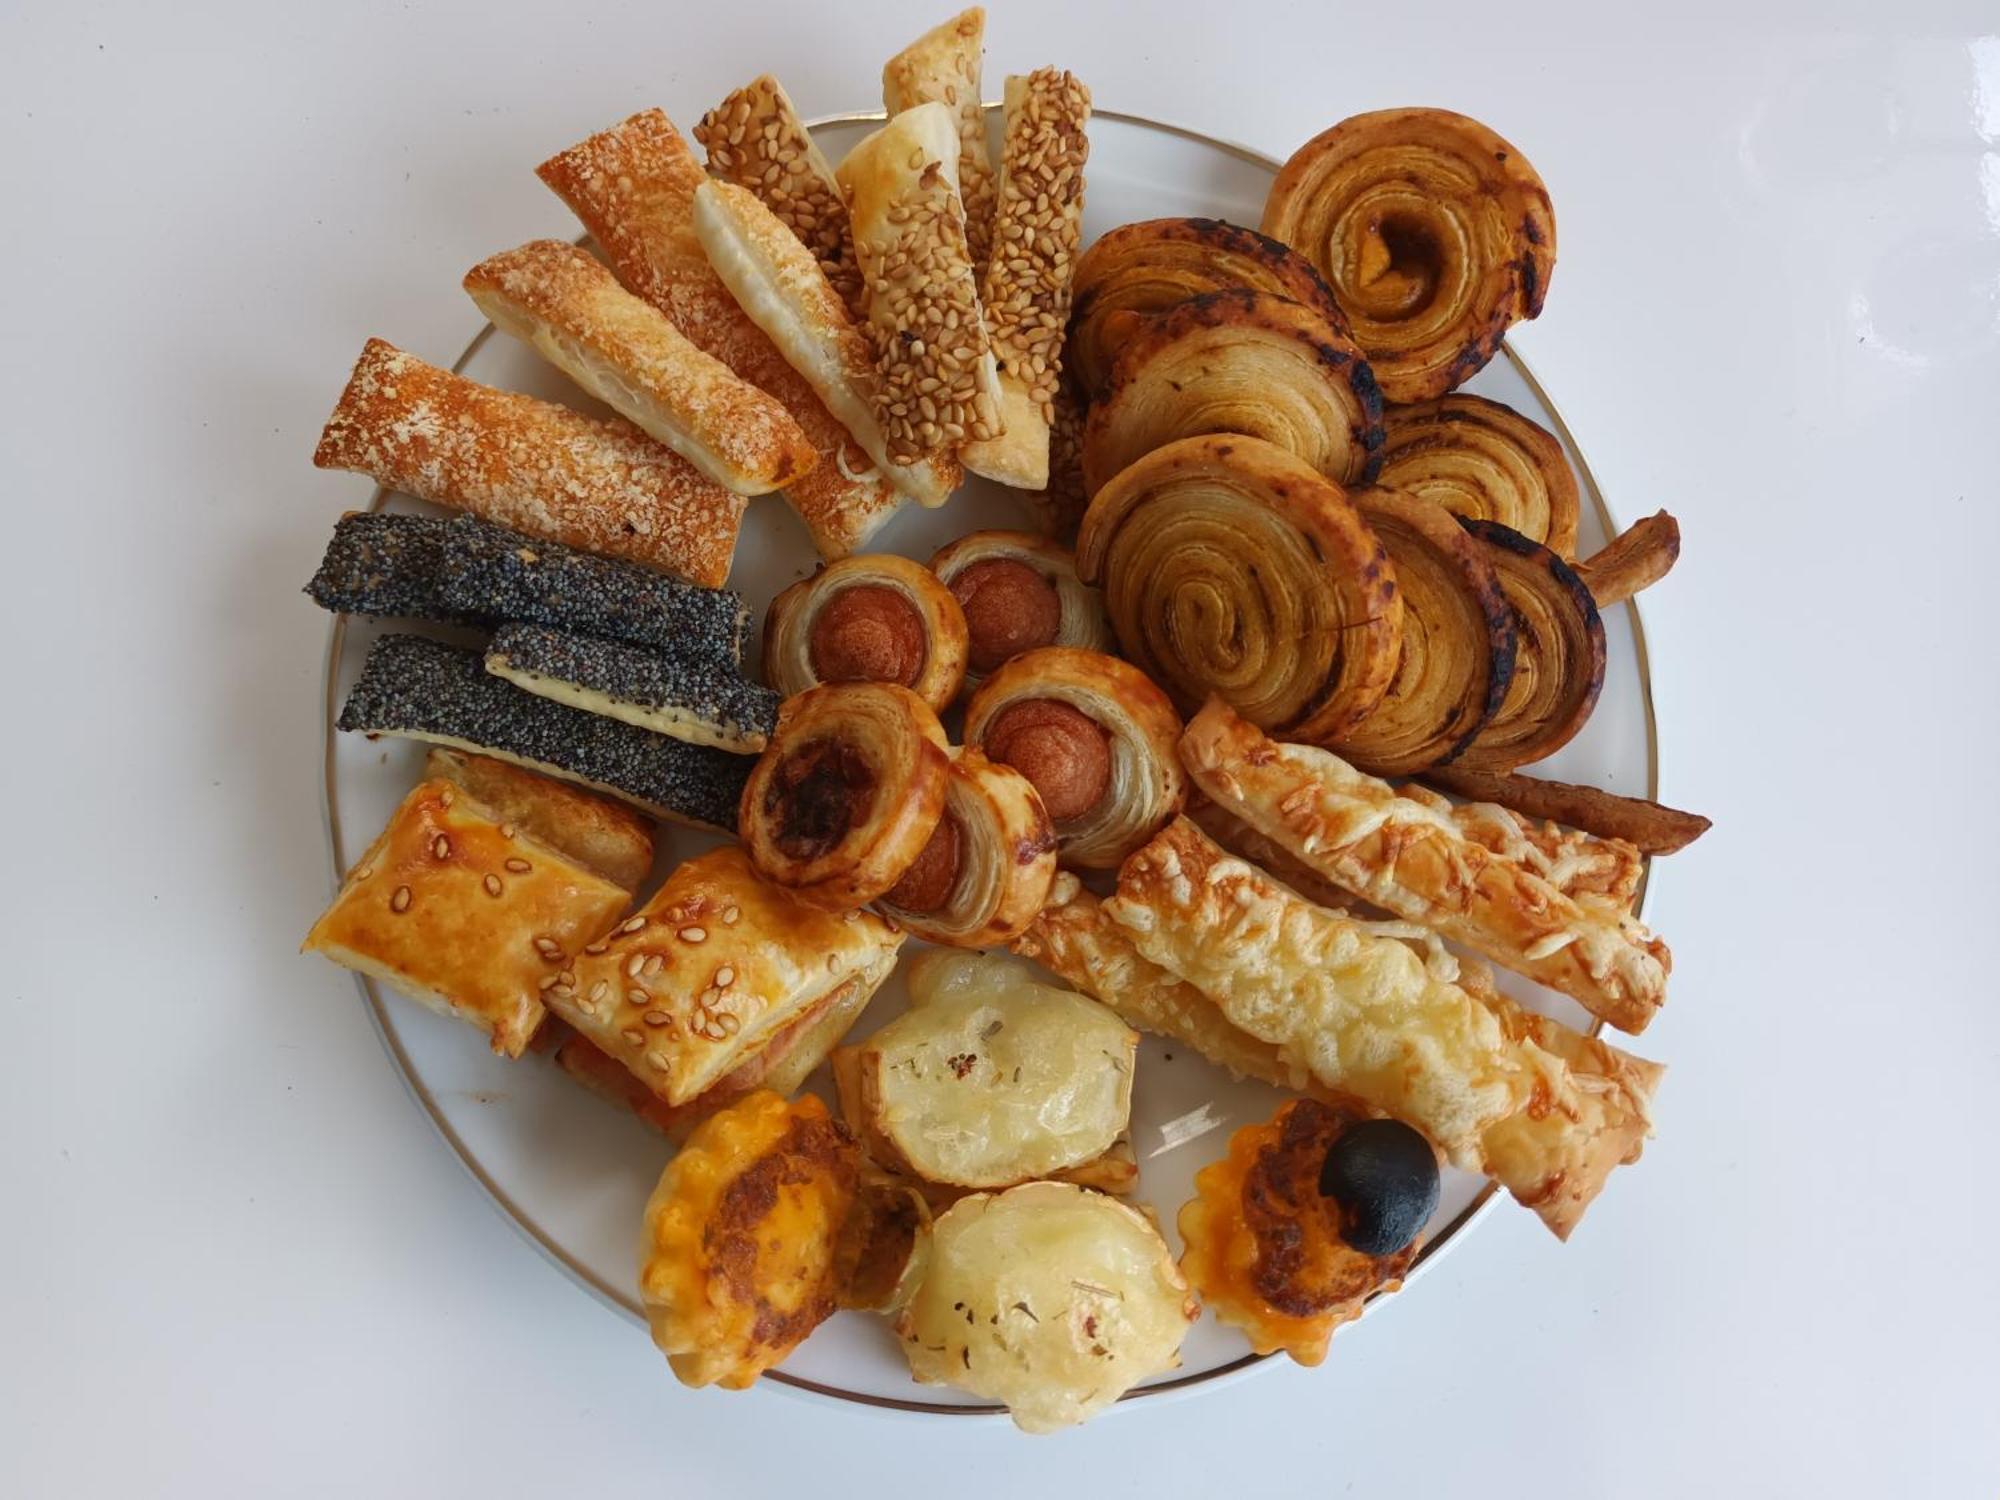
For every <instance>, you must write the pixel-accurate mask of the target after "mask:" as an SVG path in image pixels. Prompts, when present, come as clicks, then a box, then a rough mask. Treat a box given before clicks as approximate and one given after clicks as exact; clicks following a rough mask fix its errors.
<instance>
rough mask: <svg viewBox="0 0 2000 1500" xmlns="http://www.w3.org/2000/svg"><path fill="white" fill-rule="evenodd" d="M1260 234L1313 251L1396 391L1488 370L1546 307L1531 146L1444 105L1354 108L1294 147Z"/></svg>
mask: <svg viewBox="0 0 2000 1500" xmlns="http://www.w3.org/2000/svg"><path fill="white" fill-rule="evenodd" d="M1260 227H1261V228H1262V229H1263V231H1264V233H1266V234H1268V235H1271V236H1273V237H1275V238H1277V239H1281V240H1283V241H1284V242H1285V243H1286V244H1288V245H1292V246H1294V247H1296V248H1297V249H1298V250H1300V251H1301V252H1303V253H1304V254H1305V255H1307V256H1309V257H1311V259H1312V261H1313V263H1314V264H1315V265H1316V266H1317V267H1318V268H1319V270H1320V273H1321V274H1322V275H1324V276H1325V277H1326V279H1327V281H1328V283H1329V284H1330V285H1331V286H1332V288H1333V295H1334V297H1335V298H1336V299H1338V301H1339V303H1340V306H1341V308H1342V310H1343V311H1344V312H1346V314H1347V320H1348V323H1349V325H1350V326H1351V327H1352V329H1353V334H1354V341H1355V343H1357V344H1359V345H1360V346H1361V347H1362V349H1364V350H1365V351H1366V352H1367V354H1368V360H1369V363H1371V364H1372V365H1374V367H1375V376H1376V378H1377V379H1378V380H1380V381H1381V382H1382V393H1383V394H1384V395H1385V396H1387V397H1388V398H1389V399H1390V400H1391V401H1397V402H1404V401H1428V400H1430V399H1431V398H1433V397H1435V396H1442V395H1443V394H1444V393H1445V392H1446V391H1449V390H1453V389H1455V388H1456V387H1458V386H1460V385H1462V384H1464V383H1465V382H1466V381H1467V380H1468V379H1470V378H1471V377H1472V376H1473V375H1475V374H1477V373H1478V372H1479V371H1480V370H1481V369H1482V368H1484V366H1485V364H1486V362H1487V361H1488V360H1489V359H1491V358H1492V357H1493V354H1494V351H1495V350H1497V349H1498V348H1499V347H1500V340H1501V338H1502V337H1503V336H1504V335H1505V334H1506V332H1507V329H1508V328H1509V327H1510V326H1511V325H1512V324H1513V323H1514V322H1516V321H1517V320H1518V319H1521V318H1532V317H1534V316H1536V315H1537V314H1538V313H1540V312H1541V310H1542V299H1543V298H1545V297H1546V296H1547V295H1548V291H1549V277H1550V275H1551V274H1552V273H1553V272H1554V271H1555V266H1556V219H1555V210H1554V209H1552V208H1551V207H1550V206H1549V192H1548V189H1547V188H1546V187H1544V186H1543V185H1542V179H1541V177H1540V176H1539V175H1537V173H1536V172H1535V169H1534V168H1533V167H1531V166H1529V165H1528V160H1527V158H1526V157H1524V156H1522V155H1521V153H1520V152H1519V151H1517V150H1515V149H1514V148H1513V147H1512V146H1510V145H1509V144H1508V143H1507V142H1506V141H1504V140H1502V139H1501V138H1500V137H1499V136H1497V135H1495V134H1494V133H1493V132H1492V131H1491V130H1488V129H1487V128H1486V127H1485V126H1484V125H1482V124H1480V123H1479V122H1478V121H1477V120H1471V119H1467V118H1466V117H1465V116H1464V115H1457V114H1453V113H1451V112H1450V111H1449V110H1443V109H1383V110H1376V111H1375V112H1374V113H1372V114H1364V115H1355V116H1353V117H1352V118H1351V119H1347V120H1343V121H1341V122H1340V123H1339V124H1338V125H1335V126H1334V127H1333V128H1332V129H1330V130H1326V131H1322V132H1321V133H1320V134H1319V135H1316V136H1314V137H1313V138H1312V139H1311V140H1309V141H1307V142H1306V143H1305V144H1304V145H1303V146H1301V147H1299V149H1298V150H1297V151H1295V152H1294V153H1293V154H1292V158H1291V160H1290V161H1288V162H1286V163H1285V165H1284V169H1283V170H1282V171H1280V172H1279V173H1278V177H1277V180H1276V181H1275V182H1273V183H1272V184H1271V195H1270V197H1269V198H1268V199H1267V200H1266V201H1265V204H1264V222H1263V224H1262V225H1261V226H1260Z"/></svg>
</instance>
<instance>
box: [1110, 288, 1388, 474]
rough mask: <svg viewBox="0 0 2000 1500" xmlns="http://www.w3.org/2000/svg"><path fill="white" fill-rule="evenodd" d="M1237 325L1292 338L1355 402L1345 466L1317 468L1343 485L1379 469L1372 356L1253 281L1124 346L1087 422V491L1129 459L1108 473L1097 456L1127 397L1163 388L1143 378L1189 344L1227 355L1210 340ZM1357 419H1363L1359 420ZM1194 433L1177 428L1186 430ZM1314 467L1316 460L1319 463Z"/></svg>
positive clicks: (1172, 315)
mask: <svg viewBox="0 0 2000 1500" xmlns="http://www.w3.org/2000/svg"><path fill="white" fill-rule="evenodd" d="M1235 329H1245V330H1250V331H1253V332H1255V333H1260V334H1266V335H1269V336H1271V337H1272V338H1275V339H1289V340H1291V341H1293V342H1294V343H1296V344H1297V345H1298V346H1299V348H1300V349H1301V351H1302V352H1303V354H1304V356H1305V358H1306V361H1307V363H1308V364H1309V366H1310V368H1311V371H1312V373H1313V374H1315V375H1317V376H1318V377H1319V378H1320V379H1321V380H1323V381H1324V382H1325V385H1326V387H1327V390H1328V392H1329V393H1330V394H1331V395H1332V396H1333V399H1334V401H1335V402H1336V403H1337V404H1339V405H1342V406H1345V405H1347V404H1348V402H1350V401H1351V402H1352V404H1353V411H1352V414H1351V415H1350V416H1349V417H1348V421H1347V436H1348V441H1347V444H1346V457H1347V460H1348V461H1347V463H1346V465H1345V466H1344V471H1343V472H1341V473H1329V472H1327V471H1326V470H1324V469H1322V470H1320V472H1321V473H1325V474H1326V477H1327V478H1329V479H1331V480H1332V481H1333V482H1334V483H1336V484H1340V485H1356V484H1365V483H1367V482H1369V481H1370V480H1372V479H1373V478H1374V477H1375V472H1376V470H1377V469H1378V468H1379V467H1380V466H1381V452H1382V441H1383V438H1382V392H1381V388H1380V387H1379V386H1377V385H1376V383H1375V372H1374V371H1373V370H1372V369H1371V368H1369V364H1368V358H1367V356H1366V355H1364V354H1363V353H1362V352H1361V349H1360V347H1359V346H1358V345H1356V344H1355V343H1353V342H1352V341H1351V340H1349V339H1348V338H1346V337H1345V336H1343V335H1342V334H1341V333H1340V332H1339V331H1338V330H1337V329H1336V328H1335V327H1333V326H1332V325H1331V324H1329V323H1328V322H1327V321H1326V320H1325V319H1324V318H1322V317H1320V316H1319V314H1318V313H1316V312H1315V311H1314V310H1313V309H1312V308H1310V307H1308V306H1306V305H1305V304H1304V303H1302V302H1295V301H1293V300H1291V299H1289V298H1285V297H1279V296H1276V295H1275V294H1273V293H1270V292H1262V291H1255V290H1252V289H1251V288H1248V287H1224V288H1222V289H1221V290H1219V291H1213V292H1203V293H1201V294H1200V295H1199V296H1195V297H1190V298H1188V300H1187V301H1185V302H1181V303H1178V304H1176V305H1175V306H1173V307H1171V308H1168V309H1167V310H1165V311H1164V312H1161V313H1159V314H1157V315H1156V316H1154V317H1153V318H1151V319H1149V320H1148V321H1147V323H1146V324H1145V326H1144V327H1143V328H1141V329H1140V330H1139V332H1138V333H1136V334H1135V335H1133V337H1131V338H1130V339H1128V340H1127V341H1126V342H1125V344H1124V346H1123V347H1122V348H1120V349H1119V351H1118V355H1117V358H1116V359H1115V361H1114V362H1113V364H1112V371H1111V378H1110V381H1109V383H1108V384H1107V385H1106V387H1105V388H1104V390H1103V392H1102V393H1101V394H1100V396H1099V398H1098V399H1097V400H1096V401H1095V402H1093V403H1092V405H1091V408H1090V414H1089V416H1088V417H1087V418H1086V419H1085V422H1084V433H1083V474H1084V479H1083V484H1084V492H1085V493H1086V494H1088V495H1094V494H1096V492H1097V491H1098V490H1100V489H1102V488H1103V487H1104V486H1105V485H1106V484H1108V483H1109V482H1110V481H1111V480H1112V478H1114V477H1115V476H1116V474H1117V472H1118V470H1119V469H1122V468H1124V467H1125V464H1124V463H1120V464H1116V465H1115V466H1112V467H1111V468H1110V472H1109V473H1106V472H1104V470H1105V468H1106V467H1107V464H1106V463H1105V462H1104V461H1103V460H1102V459H1101V458H1099V457H1097V456H1096V455H1098V454H1099V453H1100V451H1101V449H1102V447H1103V445H1104V444H1105V443H1106V442H1108V436H1107V434H1109V433H1110V432H1111V431H1112V429H1113V424H1114V423H1116V422H1118V421H1119V420H1120V418H1121V416H1122V415H1124V411H1123V408H1124V407H1125V406H1126V405H1127V404H1129V403H1130V402H1133V401H1138V400H1143V399H1146V398H1147V397H1149V396H1150V397H1152V398H1155V399H1157V398H1159V396H1160V395H1161V392H1160V391H1159V390H1158V388H1157V386H1154V387H1152V388H1151V389H1148V388H1147V386H1146V384H1145V382H1146V381H1147V373H1148V366H1149V365H1151V364H1153V362H1154V361H1156V360H1166V359H1169V358H1172V357H1173V356H1175V355H1177V354H1180V353H1182V352H1184V351H1183V345H1184V344H1185V345H1187V346H1189V347H1194V348H1197V349H1202V350H1203V352H1204V353H1211V354H1213V355H1214V356H1215V357H1217V358H1226V357H1227V355H1228V353H1229V350H1228V347H1227V345H1226V344H1225V345H1224V346H1223V347H1221V348H1219V349H1216V348H1214V347H1213V345H1212V342H1211V341H1213V340H1216V339H1222V338H1226V337H1227V335H1228V334H1229V333H1230V332H1231V331H1232V330H1235ZM1205 345H1206V347H1204V346H1205ZM1156 373H1157V372H1156ZM1201 373H1202V375H1203V376H1204V378H1208V377H1211V376H1212V375H1213V370H1212V369H1211V368H1210V367H1209V365H1208V363H1207V362H1204V365H1203V368H1202V371H1201ZM1169 383H1170V384H1172V386H1173V389H1174V391H1175V392H1176V393H1179V392H1180V391H1181V390H1182V389H1183V387H1182V386H1181V385H1180V384H1178V383H1174V382H1171V381H1170V382H1169ZM1356 418H1359V420H1358V422H1357V421H1356V420H1355V419H1356ZM1195 435H1197V434H1194V433H1179V434H1177V436H1182V437H1186V436H1195ZM1245 435H1246V436H1255V435H1256V434H1245ZM1127 446H1129V445H1127ZM1155 446H1158V445H1157V444H1156V445H1155ZM1143 456H1144V454H1143V452H1140V453H1130V454H1129V456H1128V457H1127V459H1126V462H1127V463H1129V462H1131V461H1132V460H1134V459H1137V458H1140V457H1143ZM1298 456H1299V457H1300V458H1303V459H1306V460H1307V461H1308V462H1311V461H1312V460H1313V458H1314V457H1315V455H1312V454H1305V453H1301V454H1299V455H1298ZM1314 467H1315V468H1318V467H1319V466H1318V465H1317V464H1314Z"/></svg>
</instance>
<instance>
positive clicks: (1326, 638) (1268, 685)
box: [1076, 434, 1403, 741]
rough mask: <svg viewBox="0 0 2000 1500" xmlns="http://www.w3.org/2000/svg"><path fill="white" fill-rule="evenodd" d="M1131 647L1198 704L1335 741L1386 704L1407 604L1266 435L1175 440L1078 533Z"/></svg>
mask: <svg viewBox="0 0 2000 1500" xmlns="http://www.w3.org/2000/svg"><path fill="white" fill-rule="evenodd" d="M1076 568H1077V572H1078V574H1079V575H1081V577H1082V578H1083V580H1084V582H1086V583H1094V584H1098V585H1100V586H1101V587H1102V588H1103V590H1104V605H1105V609H1106V612H1107V613H1108V614H1109V615H1110V617H1111V627H1112V629H1113V630H1114V631H1116V632H1117V635H1118V640H1119V642H1120V644H1121V645H1122V646H1123V647H1124V649H1125V655H1126V657H1127V658H1128V659H1130V660H1131V661H1132V662H1133V663H1134V664H1136V665H1137V666H1138V667H1139V668H1140V669H1141V670H1142V671H1144V672H1145V673H1146V675H1147V676H1149V677H1151V678H1152V679H1153V680H1154V681H1155V682H1157V683H1159V684H1160V686H1161V687H1163V688H1165V689H1166V691H1167V692H1168V694H1169V695H1170V696H1171V697H1172V698H1173V699H1174V701H1175V703H1176V704H1177V705H1179V706H1180V707H1181V709H1182V710H1183V711H1185V712H1188V713H1192V712H1193V711H1194V710H1195V709H1197V708H1199V707H1200V706H1201V705H1202V704H1203V703H1204V702H1206V701H1207V700H1208V698H1209V697H1210V696H1211V695H1220V696H1221V697H1223V698H1225V699H1227V700H1228V701H1229V702H1230V703H1232V704H1233V705H1235V707H1236V708H1237V710H1238V711H1239V712H1241V713H1242V714H1244V715H1245V716H1246V717H1247V718H1249V719H1251V720H1253V721H1254V722H1256V723H1258V724H1262V725H1265V726H1268V727H1271V728H1274V729H1283V730H1285V731H1286V732H1288V733H1290V734H1293V735H1295V736H1297V737H1298V738H1300V739H1307V740H1313V741H1319V740H1325V739H1330V738H1333V737H1335V736H1337V735H1340V734H1342V733H1345V732H1346V731H1347V730H1349V729H1351V728H1352V727H1353V726H1354V725H1356V724H1358V723H1361V722H1362V721H1363V720H1364V719H1365V718H1366V717H1367V715H1368V714H1369V713H1370V712H1371V711H1372V710H1373V709H1374V708H1375V706H1376V705H1377V704H1378V703H1380V702H1381V701H1382V696H1383V694H1384V693H1386V692H1387V691H1388V689H1389V683H1390V682H1391V681H1392V680H1393V678H1394V676H1395V672H1396V662H1397V659H1398V654H1399V652H1400V649H1401V645H1402V631H1403V601H1402V595H1401V594H1400V593H1398V592H1397V589H1396V581H1395V571H1394V569H1393V568H1392V567H1391V566H1390V564H1389V559H1388V556H1387V554H1386V553H1384V552H1383V550H1382V544H1381V542H1380V541H1379V540H1377V538H1376V536H1375V533H1374V532H1373V531H1371V530H1370V529H1369V527H1368V523H1367V522H1366V521H1364V520H1363V519H1362V518H1361V514H1360V512H1359V511H1357V510H1356V509H1355V508H1354V504H1353V502H1352V501H1350V500H1349V499H1348V498H1347V494H1346V492H1345V491H1344V490H1342V489H1341V487H1340V486H1339V485H1337V484H1335V483H1334V482H1333V481H1332V480H1330V479H1328V478H1326V477H1325V476H1324V475H1322V474H1320V473H1319V472H1318V471H1317V470H1315V469H1314V468H1313V467H1312V466H1311V465H1310V464H1308V463H1307V462H1306V461H1305V460H1304V459H1302V458H1299V457H1297V456H1296V455H1294V454H1291V453H1287V452H1286V451H1285V450H1284V449H1282V448H1279V447H1276V446H1274V445H1273V444H1270V443H1266V442H1262V441H1260V440H1259V439H1257V438H1249V437H1234V436H1230V435H1227V434H1221V435H1215V436H1209V437H1190V438H1182V439H1181V440H1180V441H1178V442H1174V443H1169V444H1167V446H1166V447H1164V448H1157V449H1155V450H1154V451H1153V452H1151V453H1149V454H1147V455H1146V456H1145V457H1144V458H1142V459H1140V460H1138V462H1136V463H1134V464H1132V465H1130V466H1129V467H1127V468H1126V469H1125V470H1124V471H1123V472H1122V473H1120V474H1119V475H1118V476H1117V478H1115V479H1114V480H1112V481H1111V483H1109V484H1107V485H1106V486H1105V487H1104V488H1103V489H1101V490H1099V491H1098V492H1097V495H1096V498H1094V499H1093V500H1092V501H1091V502H1090V510H1089V512H1088V513H1087V514H1086V515H1085V516H1084V520H1083V530H1082V531H1081V532H1080V533H1078V536H1077V543H1076Z"/></svg>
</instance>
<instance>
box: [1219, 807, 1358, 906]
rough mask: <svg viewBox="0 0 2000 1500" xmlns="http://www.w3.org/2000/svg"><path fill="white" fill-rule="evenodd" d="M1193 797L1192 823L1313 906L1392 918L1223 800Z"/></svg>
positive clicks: (1232, 852) (1239, 857)
mask: <svg viewBox="0 0 2000 1500" xmlns="http://www.w3.org/2000/svg"><path fill="white" fill-rule="evenodd" d="M1190 800H1191V801H1192V802H1194V804H1195V805H1193V806H1190V807H1189V808H1188V810H1187V820H1188V821H1189V822H1190V823H1192V824H1194V826H1195V827H1197V828H1199V829H1200V830H1201V831H1202V832H1203V833H1205V834H1207V835H1208V836H1209V837H1210V838H1212V839H1214V840H1215V842H1216V843H1218V844H1220V845H1221V846H1222V847H1223V848H1224V849H1227V850H1228V851H1229V852H1230V853H1231V854H1233V855H1235V856H1236V857H1237V858H1238V859H1243V860H1248V861H1249V862H1250V863H1251V864H1253V865H1255V866H1257V868H1259V869H1260V870H1263V871H1264V872H1265V873H1266V874H1270V875H1275V876H1276V877H1277V878H1278V879H1279V880H1281V881H1283V882H1284V883H1285V884H1286V885H1288V886H1290V887H1291V888H1292V889H1293V890H1295V891H1297V892H1298V893H1299V894H1300V895H1301V896H1303V897H1305V898H1306V900H1308V901H1310V902H1312V903H1313V905H1315V906H1324V907H1327V908H1328V909H1330V910H1332V911H1338V912H1345V913H1346V914H1347V915H1348V916H1350V917H1356V918H1358V919H1360V920H1361V921H1363V922H1376V921H1387V920H1389V919H1390V916H1389V913H1388V912H1385V911H1383V910H1382V909H1381V908H1380V907H1379V906H1371V905H1370V904H1369V903H1368V902H1366V901H1364V900H1363V899H1362V898H1361V897H1359V896H1357V895H1355V894H1354V892H1352V891H1350V890H1344V889H1342V888H1341V887H1340V886H1337V885H1335V884H1334V883H1333V882H1332V881H1331V880H1328V879H1327V878H1326V877H1325V876H1324V875H1322V874H1320V873H1319V871H1317V870H1315V869H1314V868H1313V867H1312V866H1311V865H1309V864H1307V863H1305V861H1303V860H1301V859H1299V858H1297V857H1296V856H1294V855H1293V853H1292V852H1291V850H1289V849H1287V848H1286V847H1285V846H1284V845H1283V844H1281V843H1279V842H1278V841H1277V840H1276V839H1274V838H1269V837H1267V836H1266V835H1264V834H1263V833H1261V832H1259V831H1258V830H1257V829H1256V828H1254V827H1252V826H1251V825H1250V824H1248V823H1246V822H1244V821H1243V820H1242V819H1241V818H1239V817H1237V816H1236V814H1235V813H1234V812H1232V811H1230V810H1229V809H1228V808H1227V807H1224V806H1223V805H1222V804H1221V803H1219V802H1211V801H1209V800H1208V798H1207V796H1206V795H1205V794H1204V795H1202V796H1200V797H1199V798H1191V799H1190Z"/></svg>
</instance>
